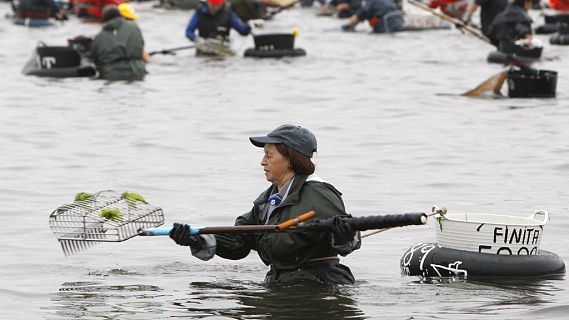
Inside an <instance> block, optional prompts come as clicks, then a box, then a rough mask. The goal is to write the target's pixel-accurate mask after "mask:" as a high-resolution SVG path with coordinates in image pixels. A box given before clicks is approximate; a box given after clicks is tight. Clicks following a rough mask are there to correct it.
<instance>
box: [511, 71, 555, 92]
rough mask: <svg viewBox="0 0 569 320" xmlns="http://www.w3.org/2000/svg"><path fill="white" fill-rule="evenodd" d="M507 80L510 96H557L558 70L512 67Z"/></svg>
mask: <svg viewBox="0 0 569 320" xmlns="http://www.w3.org/2000/svg"><path fill="white" fill-rule="evenodd" d="M507 82H508V97H510V98H555V91H556V90H557V72H556V71H549V70H536V69H529V68H522V69H519V68H511V69H510V70H508V81H507Z"/></svg>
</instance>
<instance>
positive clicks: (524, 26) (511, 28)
mask: <svg viewBox="0 0 569 320" xmlns="http://www.w3.org/2000/svg"><path fill="white" fill-rule="evenodd" d="M494 1H495V0H494ZM531 5H532V0H513V1H512V2H511V3H510V4H509V5H508V6H507V7H506V10H504V11H502V12H501V13H499V14H498V15H497V16H496V17H495V18H494V20H493V21H492V24H491V25H490V27H489V29H488V34H487V36H488V38H489V39H490V41H491V43H492V44H493V45H495V46H496V47H499V46H500V42H502V41H505V42H516V41H518V40H520V39H527V40H528V41H531V40H532V38H533V34H532V29H531V23H532V21H533V20H532V19H531V17H530V16H529V15H528V14H527V11H528V10H529V8H531Z"/></svg>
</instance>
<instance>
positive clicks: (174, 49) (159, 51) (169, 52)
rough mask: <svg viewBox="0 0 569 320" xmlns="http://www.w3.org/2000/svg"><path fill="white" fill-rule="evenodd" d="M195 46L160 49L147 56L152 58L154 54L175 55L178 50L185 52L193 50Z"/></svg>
mask: <svg viewBox="0 0 569 320" xmlns="http://www.w3.org/2000/svg"><path fill="white" fill-rule="evenodd" d="M195 47H196V46H195V45H193V44H191V45H188V46H183V47H176V48H170V49H162V50H157V51H151V52H149V53H148V54H149V55H151V56H153V55H155V54H172V55H175V54H176V51H180V50H187V49H193V48H195Z"/></svg>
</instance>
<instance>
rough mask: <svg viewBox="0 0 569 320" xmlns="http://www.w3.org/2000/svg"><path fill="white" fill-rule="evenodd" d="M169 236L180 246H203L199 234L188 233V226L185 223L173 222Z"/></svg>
mask: <svg viewBox="0 0 569 320" xmlns="http://www.w3.org/2000/svg"><path fill="white" fill-rule="evenodd" d="M170 238H172V240H174V242H176V243H177V244H179V245H181V246H190V247H192V248H201V247H203V240H202V238H201V237H199V236H191V235H190V226H189V225H187V224H181V223H174V227H173V228H172V230H170Z"/></svg>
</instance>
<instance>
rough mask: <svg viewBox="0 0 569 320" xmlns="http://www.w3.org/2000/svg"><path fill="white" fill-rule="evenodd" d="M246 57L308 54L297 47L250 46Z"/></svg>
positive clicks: (299, 55)
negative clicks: (259, 47)
mask: <svg viewBox="0 0 569 320" xmlns="http://www.w3.org/2000/svg"><path fill="white" fill-rule="evenodd" d="M244 55H245V57H256V58H282V57H301V56H305V55H306V51H304V49H301V48H297V49H275V50H257V49H253V48H249V49H247V50H245V53H244Z"/></svg>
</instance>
